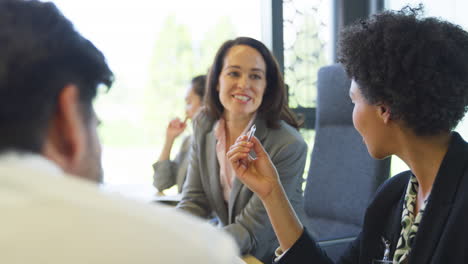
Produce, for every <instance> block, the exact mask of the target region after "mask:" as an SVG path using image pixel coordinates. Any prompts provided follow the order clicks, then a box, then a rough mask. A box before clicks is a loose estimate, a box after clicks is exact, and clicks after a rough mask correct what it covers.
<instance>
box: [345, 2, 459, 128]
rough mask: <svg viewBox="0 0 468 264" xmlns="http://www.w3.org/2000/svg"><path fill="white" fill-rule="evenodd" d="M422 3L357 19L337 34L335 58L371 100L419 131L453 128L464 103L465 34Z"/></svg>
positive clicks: (457, 121)
mask: <svg viewBox="0 0 468 264" xmlns="http://www.w3.org/2000/svg"><path fill="white" fill-rule="evenodd" d="M421 9H422V6H419V8H411V7H405V8H403V9H402V10H400V11H386V12H383V13H380V14H377V15H374V16H372V17H371V18H369V19H367V20H362V21H358V22H357V23H355V24H353V25H352V26H350V27H348V28H346V29H345V30H344V31H343V32H342V35H341V43H340V44H341V50H340V62H341V63H342V64H343V65H344V67H345V69H346V71H347V73H348V74H349V76H350V77H351V78H353V79H354V80H355V81H356V83H357V84H358V85H359V87H360V89H361V92H362V94H363V96H364V97H365V98H366V100H367V101H368V102H369V103H370V104H377V103H385V104H387V105H388V106H389V108H390V113H391V118H392V119H399V120H402V121H403V122H404V124H405V125H406V126H407V127H408V128H410V129H412V130H413V131H414V132H415V133H416V134H418V135H435V134H438V133H442V132H448V131H451V130H453V129H454V128H455V127H456V126H457V124H458V123H459V121H460V120H461V119H462V118H463V116H464V114H465V112H466V110H467V105H468V33H467V32H466V31H464V30H463V29H461V28H460V27H459V26H457V25H454V24H451V23H449V22H446V21H442V20H440V19H438V18H421V12H422V10H421Z"/></svg>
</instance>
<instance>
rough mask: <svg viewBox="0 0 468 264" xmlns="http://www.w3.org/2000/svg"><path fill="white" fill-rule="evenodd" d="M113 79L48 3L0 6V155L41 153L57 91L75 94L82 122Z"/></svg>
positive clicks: (7, 1) (6, 1)
mask: <svg viewBox="0 0 468 264" xmlns="http://www.w3.org/2000/svg"><path fill="white" fill-rule="evenodd" d="M112 80H113V74H112V72H111V70H110V69H109V67H108V65H107V64H106V61H105V58H104V56H103V54H102V53H101V52H100V51H99V50H98V49H97V48H96V47H95V46H94V45H93V44H92V43H91V42H90V41H88V40H87V39H85V38H83V37H82V36H81V35H80V34H79V33H77V32H76V30H75V29H74V27H73V25H72V23H71V22H70V21H69V20H67V19H66V18H65V17H64V16H63V15H62V14H61V12H60V11H59V10H58V9H57V8H56V6H55V5H54V4H52V3H44V2H39V1H35V0H31V1H26V0H2V1H0V98H1V99H2V103H1V104H0V151H5V150H10V149H13V150H19V151H28V152H36V153H38V152H40V151H41V149H42V146H43V143H44V139H45V135H46V129H47V127H48V125H49V122H50V120H51V118H52V116H53V113H54V111H55V109H56V106H57V98H58V95H59V94H60V92H61V90H62V89H63V88H64V87H65V86H67V85H69V84H74V85H76V86H77V88H78V90H79V100H80V104H81V106H82V112H83V117H84V122H85V123H86V124H88V123H89V118H90V117H91V113H92V100H93V99H94V97H95V96H96V93H97V88H98V86H99V85H100V84H104V85H106V86H107V87H110V86H111V84H112Z"/></svg>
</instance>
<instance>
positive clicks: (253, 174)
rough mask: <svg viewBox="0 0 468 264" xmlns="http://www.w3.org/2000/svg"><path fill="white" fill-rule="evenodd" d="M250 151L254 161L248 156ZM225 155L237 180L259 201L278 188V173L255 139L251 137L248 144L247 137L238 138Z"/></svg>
mask: <svg viewBox="0 0 468 264" xmlns="http://www.w3.org/2000/svg"><path fill="white" fill-rule="evenodd" d="M252 149H253V150H254V152H255V154H256V155H257V158H256V159H253V158H252V157H251V156H250V155H249V153H250V151H251V150H252ZM226 155H227V157H228V159H229V161H230V162H231V165H232V167H233V169H234V171H235V172H236V174H237V177H238V178H239V180H240V181H242V182H243V183H244V184H245V185H247V187H249V189H250V190H252V191H253V192H254V193H256V194H257V195H258V196H259V197H260V199H262V200H264V199H266V198H267V197H268V196H269V195H270V194H271V193H272V191H273V190H274V189H275V188H277V187H278V186H280V181H279V177H278V172H277V171H276V168H275V166H274V165H273V163H272V162H271V160H270V157H269V156H268V153H266V151H265V150H264V149H263V147H262V145H261V143H260V141H258V139H257V138H256V137H252V138H251V139H250V142H248V141H247V136H245V135H243V136H240V137H239V138H237V140H236V142H235V143H234V144H233V145H232V146H231V147H230V148H229V151H228V152H227V153H226Z"/></svg>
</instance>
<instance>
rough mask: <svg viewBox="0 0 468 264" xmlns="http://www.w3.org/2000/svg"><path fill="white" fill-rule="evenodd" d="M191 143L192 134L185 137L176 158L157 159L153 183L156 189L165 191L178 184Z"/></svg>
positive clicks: (154, 166)
mask: <svg viewBox="0 0 468 264" xmlns="http://www.w3.org/2000/svg"><path fill="white" fill-rule="evenodd" d="M190 143H191V138H190V136H187V137H185V138H184V141H183V142H182V145H181V146H180V149H179V152H178V153H177V155H176V157H175V159H174V160H163V161H157V162H156V163H154V164H153V171H154V174H153V185H154V187H156V189H158V190H159V191H163V190H165V189H167V188H170V187H172V186H173V185H174V184H177V175H178V173H179V170H180V169H181V167H182V164H183V163H184V161H185V160H186V159H187V158H188V151H189V150H190Z"/></svg>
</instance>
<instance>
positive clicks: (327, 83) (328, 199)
mask: <svg viewBox="0 0 468 264" xmlns="http://www.w3.org/2000/svg"><path fill="white" fill-rule="evenodd" d="M349 86H350V80H349V79H348V77H347V75H346V73H345V71H344V69H343V67H342V66H341V65H339V64H334V65H331V66H326V67H323V68H321V69H320V70H319V72H318V85H317V89H318V91H317V110H316V125H315V129H316V134H315V143H314V147H313V150H312V156H311V162H310V168H309V175H308V177H307V185H306V189H305V192H304V209H305V213H306V219H305V222H306V223H305V225H306V226H307V227H308V229H309V230H311V233H312V234H313V235H314V237H315V239H316V240H317V241H318V242H319V243H320V244H321V245H322V247H323V248H324V249H325V250H326V251H327V253H328V255H329V256H331V257H332V258H333V259H335V260H336V258H337V256H339V255H341V252H342V251H343V250H344V249H345V248H346V247H347V245H348V242H349V241H352V240H353V238H354V237H355V236H356V235H357V234H358V233H359V231H360V230H361V225H362V220H363V216H364V213H365V209H366V208H367V205H368V203H369V202H370V200H371V199H372V197H373V195H374V193H375V191H376V190H377V188H378V186H379V185H380V184H381V183H382V182H383V181H385V179H387V178H388V176H389V170H390V160H389V159H385V160H375V159H373V158H372V157H370V155H369V153H368V151H367V148H366V146H365V145H364V143H363V141H362V137H361V136H360V135H359V133H358V132H357V131H356V130H355V128H354V126H353V122H352V112H353V105H352V103H351V100H350V98H349Z"/></svg>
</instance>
